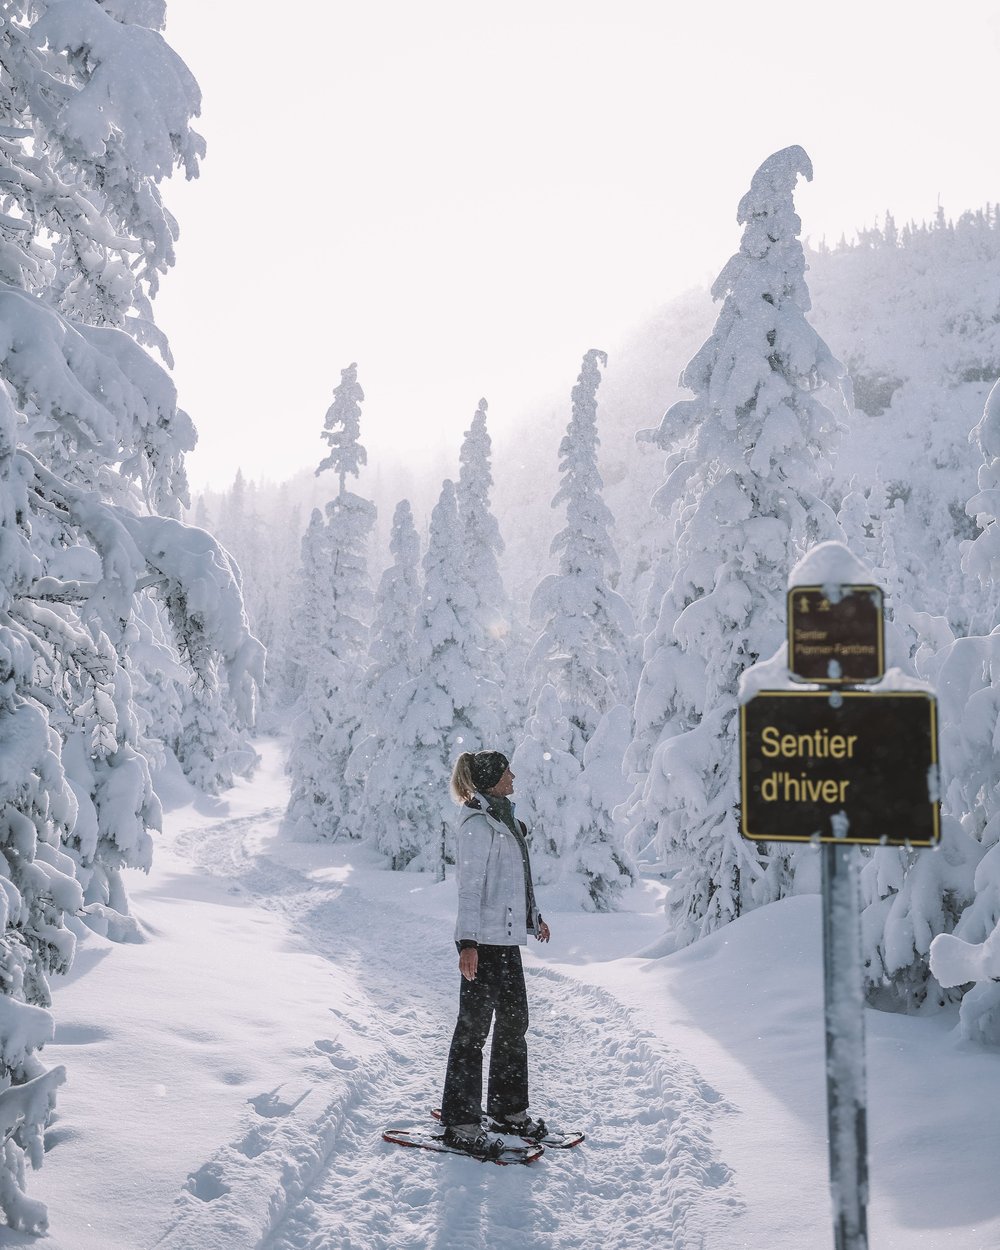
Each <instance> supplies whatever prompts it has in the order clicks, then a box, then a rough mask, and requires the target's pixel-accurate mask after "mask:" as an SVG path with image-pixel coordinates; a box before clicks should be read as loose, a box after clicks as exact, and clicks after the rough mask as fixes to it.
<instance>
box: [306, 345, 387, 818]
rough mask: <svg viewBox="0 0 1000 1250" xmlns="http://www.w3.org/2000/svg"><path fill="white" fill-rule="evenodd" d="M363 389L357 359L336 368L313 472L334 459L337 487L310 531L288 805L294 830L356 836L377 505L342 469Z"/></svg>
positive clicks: (357, 461) (348, 459) (350, 467)
mask: <svg viewBox="0 0 1000 1250" xmlns="http://www.w3.org/2000/svg"><path fill="white" fill-rule="evenodd" d="M363 399H364V392H363V391H362V389H361V387H360V386H359V385H358V380H357V365H354V364H351V365H349V366H348V367H347V368H346V369H343V370H341V380H340V383H339V385H338V386H337V387H336V388H335V390H334V392H333V403H332V404H331V405H330V408H329V410H328V412H327V414H326V422H325V427H324V431H323V437H324V438H325V439H326V441H327V442H328V443H329V444H330V453H329V455H328V456H326V457H325V458H324V459H323V460H322V462H321V463H320V466H319V468H318V469H317V470H316V473H317V475H319V474H321V473H323V472H325V471H326V470H327V469H333V470H334V471H335V473H336V475H337V479H338V482H339V489H338V492H337V494H336V496H335V497H334V499H333V500H331V502H330V503H328V504H327V505H326V526H325V534H323V535H322V536H320V535H319V534H318V533H314V534H313V541H312V545H311V547H310V553H311V555H315V557H316V561H317V562H316V565H315V571H314V572H311V571H310V570H307V571H306V574H305V575H306V577H307V578H309V577H312V578H314V579H315V580H316V582H317V583H318V586H317V590H316V593H317V595H318V596H319V597H320V598H321V601H322V608H321V611H320V612H319V613H317V614H316V617H315V619H314V617H313V615H312V614H310V615H309V616H308V618H307V619H306V620H305V621H304V622H303V628H304V629H306V630H308V629H312V628H315V629H316V630H317V633H316V634H315V635H313V636H311V637H310V638H309V639H308V640H307V642H306V647H307V650H309V651H310V653H311V655H312V657H313V658H312V663H313V664H315V665H316V666H317V669H318V671H317V672H316V673H314V674H310V675H309V676H308V677H307V680H306V689H305V692H304V695H303V703H304V706H303V709H302V714H301V716H299V717H298V718H297V720H296V723H295V739H296V741H295V743H294V746H293V750H292V752H291V753H290V756H289V770H290V772H291V774H292V792H291V797H290V799H289V804H288V815H289V818H290V819H291V820H292V821H293V822H294V823H295V825H296V828H297V830H298V834H299V836H300V837H310V836H312V837H337V836H339V835H341V834H346V835H347V836H349V837H357V836H359V830H358V823H359V816H358V808H359V805H360V802H361V795H362V791H361V785H360V783H359V779H358V778H357V776H356V775H355V774H353V773H350V770H349V768H348V762H349V760H350V757H351V754H352V752H353V751H354V748H355V747H356V746H357V745H358V742H359V732H360V728H361V708H360V703H359V694H360V683H361V680H362V677H363V675H364V669H365V651H366V647H367V643H368V621H369V618H370V614H371V600H372V593H371V583H370V581H369V577H368V556H367V549H368V542H369V539H370V536H371V530H372V526H373V525H374V523H375V507H374V505H373V504H372V503H371V502H370V500H368V499H363V498H361V496H360V495H355V494H354V493H353V492H352V491H349V490H348V489H347V486H346V479H347V476H348V475H349V474H350V475H353V476H355V477H356V476H357V475H358V473H359V472H360V469H361V466H362V465H364V464H365V462H366V459H367V456H366V453H365V449H364V447H362V446H361V443H360V442H359V438H360V432H361V426H360V413H361V407H360V404H361V400H363ZM314 522H315V515H314ZM312 530H313V525H312V524H311V525H310V531H312ZM349 774H350V775H351V776H353V777H354V780H353V781H352V780H349Z"/></svg>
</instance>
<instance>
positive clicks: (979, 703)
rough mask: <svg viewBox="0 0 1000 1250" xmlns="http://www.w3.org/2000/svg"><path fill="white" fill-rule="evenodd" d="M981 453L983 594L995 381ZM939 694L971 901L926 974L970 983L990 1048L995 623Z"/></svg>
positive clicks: (968, 1007) (950, 656)
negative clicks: (969, 852) (967, 844)
mask: <svg viewBox="0 0 1000 1250" xmlns="http://www.w3.org/2000/svg"><path fill="white" fill-rule="evenodd" d="M973 437H974V438H975V440H976V441H977V442H978V444H979V447H980V450H981V451H982V454H983V464H982V466H981V468H980V471H979V490H978V492H977V493H976V494H975V495H974V496H973V497H972V499H970V500H969V503H968V512H969V515H970V516H974V517H975V518H976V521H977V523H978V524H979V526H980V527H981V530H982V532H981V533H980V534H979V535H978V537H977V538H976V539H975V540H974V541H973V542H972V544H971V545H970V546H969V547H968V548H967V549H966V552H965V558H964V560H963V567H964V569H965V571H966V572H967V573H969V574H971V575H973V576H975V577H977V578H978V579H979V581H980V583H981V584H982V586H983V589H984V591H985V592H987V593H988V594H992V593H994V592H995V588H996V585H997V582H998V581H1000V519H998V518H1000V383H997V384H996V385H995V386H994V387H993V389H992V391H991V392H990V394H989V397H988V398H987V401H986V407H985V411H984V413H983V418H982V420H981V421H980V423H979V425H978V426H977V427H976V428H975V430H974V431H973ZM935 668H936V673H935V677H936V682H937V685H938V688H939V690H940V692H941V696H942V705H943V712H944V715H943V716H942V721H943V724H942V733H941V736H942V755H943V756H944V758H945V766H946V774H947V776H948V777H949V778H950V780H949V785H948V790H947V793H946V795H945V802H944V807H945V810H946V811H950V813H951V814H952V815H954V816H956V817H957V818H958V819H959V820H960V821H961V824H962V826H963V829H964V831H965V833H966V834H967V835H968V836H969V837H970V838H971V839H972V840H973V841H974V843H975V853H974V855H973V856H970V857H969V858H970V859H971V861H972V867H973V868H974V878H973V883H972V885H973V889H972V891H970V895H971V897H967V898H966V899H964V900H962V902H963V903H964V907H963V908H962V910H961V914H960V916H959V918H958V922H957V924H956V925H955V928H954V933H953V934H949V933H948V932H947V931H942V932H939V933H938V934H937V935H936V936H934V937H933V941H932V942H931V943H930V969H931V972H932V973H933V975H934V977H936V978H937V980H938V982H939V983H940V984H941V985H943V986H945V987H955V988H958V987H964V986H967V985H970V984H971V988H969V989H968V990H967V991H966V993H965V996H964V998H963V999H962V1006H961V1008H960V1020H961V1026H962V1032H963V1034H964V1035H965V1036H966V1037H968V1038H971V1039H973V1040H975V1041H979V1042H984V1043H988V1044H991V1045H1000V768H998V765H997V744H998V742H1000V624H998V625H996V626H995V627H994V629H993V631H992V632H991V633H990V634H989V635H988V636H987V637H985V638H982V637H980V638H960V639H958V640H957V641H956V642H955V643H954V644H953V645H952V646H951V647H950V648H948V649H947V650H946V651H945V652H944V653H943V654H942V656H941V657H940V658H939V659H938V660H937V662H936V664H935Z"/></svg>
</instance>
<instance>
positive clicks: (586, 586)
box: [526, 349, 635, 909]
mask: <svg viewBox="0 0 1000 1250" xmlns="http://www.w3.org/2000/svg"><path fill="white" fill-rule="evenodd" d="M606 364H607V356H606V355H605V354H604V352H601V351H597V350H596V349H592V350H590V351H588V352H587V353H586V355H585V356H584V358H583V365H582V367H581V370H580V375H579V377H578V378H577V382H576V386H575V387H574V388H573V393H572V409H571V415H570V420H569V424H568V426H567V428H566V435H565V437H564V438H563V440H562V442H561V444H560V446H559V468H560V473H561V480H560V485H559V489H558V490H557V491H556V494H555V497H554V498H553V500H552V506H553V507H554V508H555V507H559V506H560V505H561V504H565V507H566V525H565V526H564V528H563V529H562V530H560V531H559V533H558V534H557V535H556V537H555V538H554V539H553V541H552V554H553V555H557V556H558V560H559V564H558V572H557V573H554V574H550V575H549V576H548V577H545V578H544V579H543V580H542V581H541V582H540V583H539V585H538V586H537V587H536V589H535V592H534V594H533V595H532V600H531V619H532V621H533V622H535V623H537V624H538V625H539V627H540V632H539V635H538V638H537V640H536V642H535V644H534V646H533V647H532V648H531V651H530V652H529V654H528V658H527V661H526V669H527V672H528V673H529V674H531V675H532V676H533V677H534V680H535V697H534V699H533V700H532V702H533V705H534V717H533V723H534V724H535V726H536V729H537V727H538V725H539V716H540V715H543V712H542V710H540V707H539V702H538V700H539V699H540V698H541V694H542V692H543V691H546V692H548V691H549V690H554V691H555V692H556V695H557V697H558V699H559V703H560V706H561V708H562V711H563V714H564V715H565V716H566V718H567V720H568V723H569V729H570V738H569V742H568V744H567V749H568V751H569V753H570V754H571V755H572V756H573V758H574V759H575V760H576V762H577V764H578V766H579V767H580V768H581V769H582V768H583V766H584V764H585V762H586V760H587V759H588V758H589V759H590V761H591V763H592V765H593V767H594V769H595V770H596V772H597V773H603V772H604V771H605V770H611V771H617V772H619V773H620V772H621V767H622V755H621V754H618V755H617V756H616V757H614V758H611V757H609V756H608V755H607V752H608V750H609V749H612V750H618V749H619V748H621V749H622V750H624V746H625V743H621V742H619V741H618V739H617V738H616V737H615V736H614V735H609V734H600V735H599V736H598V733H597V731H598V727H599V726H600V724H601V722H602V719H603V718H604V717H605V716H606V715H607V714H608V713H610V712H611V711H612V709H614V708H616V707H618V706H621V705H623V704H624V705H625V706H628V705H630V704H631V702H632V697H633V676H634V673H633V670H634V646H635V638H634V635H635V625H634V622H633V618H632V613H631V610H630V608H629V606H628V604H627V603H626V602H625V600H624V599H623V598H622V596H621V595H619V594H618V593H617V592H616V591H615V590H614V589H613V588H612V579H613V577H614V576H615V574H616V573H617V571H618V554H617V552H616V550H615V547H614V543H613V540H612V538H611V527H612V525H613V524H614V518H613V517H612V515H611V511H610V509H609V508H608V507H607V505H606V504H605V503H604V500H603V498H602V495H601V491H602V487H603V482H602V480H601V475H600V471H599V470H598V467H597V449H598V446H599V445H600V439H599V437H598V433H597V388H598V386H599V384H600V381H601V372H600V367H601V366H602V365H606ZM546 699H547V700H548V701H551V698H550V696H549V695H548V693H546ZM550 713H551V709H548V712H545V713H544V715H543V718H544V719H549V720H551V715H550ZM529 737H530V734H529ZM588 752H589V755H588ZM598 756H600V757H601V758H600V759H598ZM587 793H588V792H587V790H586V788H585V787H584V788H583V789H582V790H581V797H582V799H583V810H584V811H586V795H587ZM565 801H566V802H567V803H568V802H569V799H568V796H566V798H565ZM572 829H573V836H572V838H571V839H570V842H569V843H568V844H567V842H566V838H567V836H568V835H566V834H565V833H564V837H563V845H562V846H561V847H560V853H561V854H562V856H563V857H564V859H565V861H566V862H565V863H564V865H563V867H564V871H566V872H569V873H570V874H572V875H575V876H576V878H577V880H578V881H582V882H583V883H584V885H585V893H584V898H585V900H586V904H587V905H588V906H593V907H598V908H601V909H606V908H608V907H610V906H612V905H613V902H614V900H615V899H616V898H617V896H618V894H619V892H620V887H621V885H622V884H624V883H626V882H628V881H630V880H631V871H630V870H629V869H628V868H627V867H626V865H625V859H624V854H623V849H622V846H621V837H620V830H619V827H618V826H617V825H616V824H615V823H614V822H605V820H604V819H603V813H601V812H598V811H589V812H588V813H587V814H586V815H582V816H581V818H580V819H579V820H575V819H574V821H573V824H572Z"/></svg>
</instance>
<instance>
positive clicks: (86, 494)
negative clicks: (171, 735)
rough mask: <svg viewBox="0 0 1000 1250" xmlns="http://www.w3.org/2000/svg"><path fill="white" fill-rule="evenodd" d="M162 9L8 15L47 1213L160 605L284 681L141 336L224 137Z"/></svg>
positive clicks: (17, 944)
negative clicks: (67, 1018) (54, 1037)
mask: <svg viewBox="0 0 1000 1250" xmlns="http://www.w3.org/2000/svg"><path fill="white" fill-rule="evenodd" d="M162 16H163V9H162V5H158V4H157V3H155V0H154V2H152V3H147V4H145V5H142V4H138V3H117V4H115V5H114V6H111V5H105V6H101V5H99V4H95V3H92V2H91V3H86V2H84V0H73V2H67V3H60V4H41V3H12V4H8V5H6V6H5V7H4V11H3V18H4V21H3V26H2V29H0V165H2V166H3V184H4V199H3V206H2V207H3V214H2V216H0V326H2V333H0V530H2V531H3V542H2V543H0V549H2V555H0V565H2V571H0V586H2V590H0V669H2V672H3V678H2V682H0V685H2V695H0V704H2V707H0V763H2V768H0V773H2V782H0V884H2V886H3V889H2V891H0V894H2V904H0V922H2V926H3V928H2V933H0V1127H2V1130H3V1141H4V1145H3V1147H2V1160H0V1208H2V1210H3V1213H4V1215H5V1217H6V1219H7V1222H8V1223H9V1224H10V1225H11V1226H12V1227H15V1228H19V1229H24V1230H29V1231H36V1232H37V1231H41V1230H42V1229H43V1228H44V1226H45V1213H44V1210H43V1208H42V1207H41V1205H40V1204H38V1203H33V1202H31V1201H29V1200H28V1199H27V1198H26V1197H25V1196H24V1193H23V1190H24V1180H25V1176H24V1164H25V1160H26V1158H27V1159H28V1160H29V1161H30V1162H32V1163H33V1164H34V1165H36V1166H37V1165H38V1164H39V1163H40V1162H41V1157H42V1150H41V1139H42V1131H43V1128H44V1123H45V1119H46V1116H47V1114H48V1110H49V1107H50V1103H51V1098H52V1091H53V1089H54V1086H55V1085H56V1084H58V1081H59V1079H60V1074H59V1073H58V1072H52V1073H48V1074H47V1073H45V1072H44V1069H43V1067H42V1065H41V1063H40V1061H39V1059H38V1056H37V1053H36V1052H37V1051H38V1049H39V1047H40V1045H41V1044H42V1043H43V1042H44V1041H45V1040H46V1039H47V1038H48V1037H50V1036H51V1030H52V1021H51V1018H50V1017H49V1015H48V1013H47V1012H46V1011H45V1007H46V1006H47V1004H48V999H49V991H48V985H47V976H48V975H49V974H50V973H51V972H53V971H59V970H62V969H65V968H66V967H67V966H68V963H69V960H70V957H71V953H72V941H71V939H70V938H69V935H68V933H67V931H66V929H65V927H64V926H63V915H64V913H65V912H67V911H72V912H76V911H78V910H79V909H80V908H81V906H82V904H83V903H84V899H85V898H86V899H87V901H88V903H89V906H88V908H87V912H88V913H89V917H90V918H91V919H94V911H95V909H101V908H103V909H105V910H108V909H111V910H112V911H124V910H125V901H124V891H123V889H122V888H121V880H120V877H119V876H118V873H119V870H120V868H121V867H123V866H126V865H130V866H137V867H142V866H147V865H148V861H149V853H150V846H151V840H150V837H149V829H150V827H155V826H157V825H158V823H159V804H158V803H157V801H156V797H155V795H154V794H153V791H152V786H151V783H150V774H149V769H148V765H147V761H146V758H145V755H144V747H145V743H144V742H143V740H142V735H141V732H140V724H139V718H138V717H137V716H136V714H135V705H134V691H133V688H132V683H131V678H130V672H131V671H132V668H133V664H134V657H133V656H132V654H131V648H132V646H133V645H134V644H135V643H136V641H137V638H136V634H135V631H134V630H133V624H132V623H133V620H135V619H138V616H139V615H140V611H139V609H140V606H141V604H142V602H143V601H144V600H145V601H150V596H155V598H156V600H157V601H158V603H159V605H160V607H159V608H158V609H157V610H158V611H161V612H162V613H163V614H164V619H167V616H168V615H169V618H170V621H171V623H172V627H173V628H174V630H175V631H176V637H177V639H178V640H179V641H180V642H181V643H182V645H183V643H184V641H185V640H193V639H194V638H196V637H198V638H201V639H204V640H205V643H206V645H211V646H212V647H214V648H215V649H216V650H217V651H218V652H219V653H220V654H221V655H222V657H223V662H224V664H225V666H226V668H227V669H228V677H229V680H230V682H231V683H232V688H233V690H234V692H235V693H236V695H237V697H238V698H239V700H240V702H241V704H242V707H243V709H244V711H249V710H250V709H249V704H250V703H252V699H253V685H254V682H255V681H259V680H261V679H262V676H263V671H262V670H263V661H262V654H261V651H260V648H259V645H258V644H257V643H256V642H255V640H254V639H252V638H251V637H250V636H249V634H248V632H247V628H246V621H245V618H244V617H243V616H242V607H241V603H240V599H239V593H238V587H237V586H236V585H235V583H234V582H233V580H232V577H231V574H230V570H229V569H228V568H227V567H226V566H225V562H224V559H223V557H222V553H221V552H220V551H219V549H218V547H217V545H216V544H215V543H214V542H212V541H211V540H208V545H207V546H205V547H203V548H200V549H198V550H195V549H192V548H191V547H189V546H187V545H186V536H187V534H188V531H186V530H185V529H184V527H183V526H181V525H180V524H179V523H178V522H177V521H175V520H174V519H173V517H174V515H175V514H176V512H177V509H178V505H179V504H180V503H183V502H185V501H186V496H187V486H186V481H185V476H184V469H183V457H184V452H185V451H186V450H188V449H189V448H190V447H191V446H193V442H194V430H193V426H192V425H191V423H190V421H189V420H188V419H187V417H186V416H185V415H184V414H183V413H181V412H179V411H178V410H177V407H176V393H175V390H174V387H173V385H172V383H171V382H170V379H169V378H168V376H167V375H166V374H165V373H164V371H163V370H162V369H161V368H160V367H159V366H158V365H157V364H156V363H155V362H154V361H153V360H152V359H151V358H150V357H149V356H147V354H146V353H145V351H144V350H143V349H142V347H140V346H138V345H137V343H136V342H135V341H134V339H138V340H139V341H140V342H143V343H149V344H152V345H154V346H156V347H158V348H159V349H160V350H161V351H162V352H163V353H164V354H166V344H165V341H164V340H163V338H162V336H161V335H160V334H159V333H158V331H157V330H156V328H155V326H154V325H153V322H152V319H151V303H150V300H151V297H152V295H153V294H154V293H155V290H156V285H157V282H158V279H159V275H160V274H161V273H162V272H164V271H165V270H166V269H167V268H168V267H169V265H170V264H171V263H172V260H173V240H174V236H175V233H176V226H175V223H174V221H173V219H172V218H171V217H170V215H169V213H167V212H166V210H165V209H164V207H163V204H162V202H161V199H160V195H159V191H158V188H157V183H158V181H159V180H160V179H161V178H163V177H165V176H166V175H168V174H169V173H170V172H171V170H172V169H173V167H174V166H175V165H177V164H180V165H182V166H183V167H184V168H185V169H186V171H187V173H188V174H189V175H192V176H193V174H194V173H195V172H196V169H197V158H198V156H199V155H200V153H201V150H202V144H201V140H200V139H199V138H198V136H197V135H195V134H194V133H193V132H192V131H191V130H190V127H189V121H190V118H191V116H192V115H193V114H195V113H196V112H197V110H198V103H199V99H198V91H197V87H196V85H195V83H194V81H193V79H192V78H191V76H190V74H189V73H188V72H187V70H186V69H185V67H184V66H183V64H182V63H181V62H180V61H179V59H178V58H177V57H176V56H175V55H174V54H173V52H171V50H170V49H169V48H168V47H167V45H166V44H165V43H164V41H163V39H162V37H161V36H160V35H159V33H158V32H157V31H156V30H153V29H150V28H149V27H150V26H151V25H159V24H161V23H162ZM158 514H162V515H158ZM4 726H5V727H4ZM60 843H61V844H62V845H61V847H60ZM74 877H76V878H78V880H74ZM81 885H82V886H83V887H84V888H85V891H86V894H85V895H84V893H83V892H82V891H81ZM98 919H99V920H100V921H101V923H104V921H103V919H101V918H98Z"/></svg>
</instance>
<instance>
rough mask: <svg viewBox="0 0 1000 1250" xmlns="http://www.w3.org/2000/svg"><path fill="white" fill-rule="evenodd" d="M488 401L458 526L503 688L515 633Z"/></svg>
mask: <svg viewBox="0 0 1000 1250" xmlns="http://www.w3.org/2000/svg"><path fill="white" fill-rule="evenodd" d="M486 410H487V404H486V400H485V399H481V400H480V401H479V407H478V408H477V409H476V412H475V415H474V416H473V418H472V424H471V425H470V426H469V428H468V429H467V430H466V431H465V436H464V438H463V440H462V450H461V453H460V455H459V463H460V465H461V468H460V470H459V474H458V484H457V492H456V493H457V498H458V521H459V527H460V529H461V532H462V538H463V541H464V543H465V554H466V562H467V568H468V577H469V582H470V584H471V586H472V588H473V590H474V591H475V595H476V600H477V607H476V610H475V612H474V621H475V623H476V624H477V625H478V627H479V628H480V630H481V631H482V639H483V652H484V661H485V662H486V663H487V665H488V669H489V671H488V674H487V675H488V676H489V677H490V678H491V680H493V681H496V682H497V683H501V681H502V678H501V674H502V671H503V658H502V657H503V648H504V644H505V642H506V639H507V637H508V635H509V633H510V623H511V622H510V618H511V607H510V602H509V601H508V599H507V596H506V594H505V592H504V586H503V579H502V577H501V576H500V564H499V557H500V556H501V555H502V554H503V549H504V547H503V539H502V538H501V536H500V526H499V524H498V522H497V519H496V517H495V516H494V514H493V511H492V509H491V505H490V491H491V489H492V486H493V474H492V472H491V468H490V453H491V450H492V442H491V440H490V436H489V432H488V431H487V429H486Z"/></svg>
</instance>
